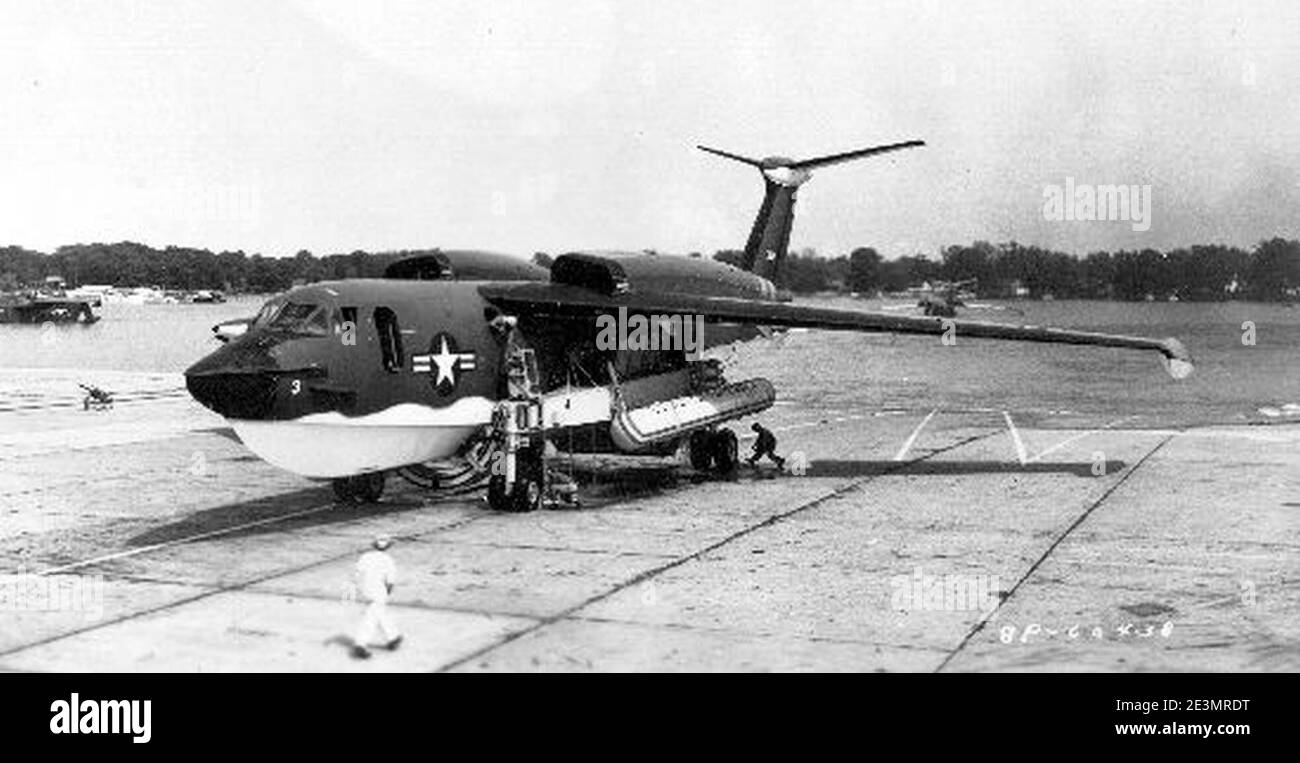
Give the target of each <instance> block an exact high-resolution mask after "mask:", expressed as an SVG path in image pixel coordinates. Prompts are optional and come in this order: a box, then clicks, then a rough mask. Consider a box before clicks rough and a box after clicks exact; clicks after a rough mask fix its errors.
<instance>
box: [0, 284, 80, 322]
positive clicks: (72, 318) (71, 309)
mask: <svg viewBox="0 0 1300 763" xmlns="http://www.w3.org/2000/svg"><path fill="white" fill-rule="evenodd" d="M98 320H99V316H97V315H95V313H94V312H92V311H91V309H90V305H89V304H88V303H87V302H86V301H84V300H79V299H68V298H67V297H63V296H55V295H42V294H34V293H28V294H18V293H12V292H10V293H0V323H82V324H85V325H90V324H92V323H94V322H96V321H98Z"/></svg>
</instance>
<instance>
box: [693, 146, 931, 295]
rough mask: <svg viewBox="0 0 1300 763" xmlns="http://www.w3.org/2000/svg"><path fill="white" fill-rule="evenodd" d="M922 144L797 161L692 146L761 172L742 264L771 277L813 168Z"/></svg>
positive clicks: (781, 258)
mask: <svg viewBox="0 0 1300 763" xmlns="http://www.w3.org/2000/svg"><path fill="white" fill-rule="evenodd" d="M924 145H925V141H921V140H909V141H906V142H904V143H891V144H889V145H887V146H874V147H872V148H864V149H860V150H858V151H848V152H846V153H842V154H832V155H830V156H819V157H817V158H816V159H803V160H800V161H795V160H793V159H786V158H783V157H777V156H773V157H768V158H766V159H750V158H749V157H746V156H740V155H738V154H732V153H728V152H726V151H720V150H718V149H716V148H709V147H707V146H696V148H699V149H700V150H702V151H707V152H709V153H710V154H717V155H718V156H722V157H725V158H727V159H732V160H734V161H737V162H741V163H743V164H748V165H750V166H751V167H757V168H758V170H759V172H762V173H763V182H764V183H765V184H766V186H767V189H766V192H765V193H764V194H763V205H762V206H760V207H759V208H758V217H756V218H754V227H753V229H752V230H751V231H750V232H749V241H748V242H746V243H745V259H744V267H745V270H748V271H751V272H753V273H755V274H757V275H760V276H763V277H764V278H766V279H768V280H770V281H775V280H776V277H777V274H778V273H779V272H780V270H781V263H782V262H783V261H784V260H785V255H786V251H787V249H788V247H789V245H790V229H791V228H792V227H793V226H794V201H795V194H796V192H797V191H798V190H799V186H801V185H803V184H804V183H805V182H807V181H808V179H809V178H810V177H812V170H813V169H815V168H817V167H825V166H828V165H831V164H839V163H840V162H847V161H852V160H854V159H861V158H863V157H867V156H874V155H876V154H883V153H887V152H889V151H897V150H899V149H903V148H912V147H914V146H924Z"/></svg>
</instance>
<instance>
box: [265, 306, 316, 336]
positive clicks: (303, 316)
mask: <svg viewBox="0 0 1300 763" xmlns="http://www.w3.org/2000/svg"><path fill="white" fill-rule="evenodd" d="M266 325H267V326H268V327H269V328H271V329H273V330H279V331H292V332H293V333H295V334H308V335H310V336H329V333H330V322H329V314H328V313H327V312H326V310H325V308H324V307H322V306H320V305H313V304H310V303H304V302H289V303H287V304H285V305H284V307H282V308H280V311H279V312H277V313H276V314H275V317H274V318H272V319H271V320H270V322H269V323H267V324H266Z"/></svg>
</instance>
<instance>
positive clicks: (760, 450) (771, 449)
mask: <svg viewBox="0 0 1300 763" xmlns="http://www.w3.org/2000/svg"><path fill="white" fill-rule="evenodd" d="M751 428H752V429H753V430H754V431H755V432H757V433H758V439H757V440H756V441H755V442H754V454H753V455H752V456H750V457H749V458H748V459H747V460H746V463H748V464H749V465H750V466H754V464H755V462H756V461H758V459H760V458H762V457H763V456H767V457H768V458H770V459H772V463H774V464H776V468H778V469H784V468H785V459H784V458H781V457H780V456H778V455H777V454H776V435H774V434H772V430H770V429H768V428H767V427H764V426H763V425H762V424H760V423H758V422H757V421H755V422H754V426H753V427H751Z"/></svg>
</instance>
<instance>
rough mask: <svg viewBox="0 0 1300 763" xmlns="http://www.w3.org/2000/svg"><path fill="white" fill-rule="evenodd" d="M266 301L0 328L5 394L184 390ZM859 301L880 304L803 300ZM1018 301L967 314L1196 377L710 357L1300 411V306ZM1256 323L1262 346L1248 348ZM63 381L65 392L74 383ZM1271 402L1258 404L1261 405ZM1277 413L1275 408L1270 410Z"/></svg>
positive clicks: (855, 342) (778, 355)
mask: <svg viewBox="0 0 1300 763" xmlns="http://www.w3.org/2000/svg"><path fill="white" fill-rule="evenodd" d="M262 301H263V300H262V298H256V297H241V298H236V299H233V300H231V301H229V302H226V303H224V304H217V305H192V304H176V305H127V304H106V305H104V306H103V307H102V308H100V309H99V310H97V313H98V314H100V315H101V316H102V317H103V320H101V321H99V322H98V323H96V324H94V325H92V326H76V325H69V326H45V327H42V326H28V325H13V324H6V325H0V402H5V401H12V400H14V399H27V400H39V399H44V398H46V397H48V396H52V395H53V396H64V397H67V396H76V397H79V395H80V391H79V390H78V389H77V388H76V384H75V382H76V381H84V382H86V383H90V384H97V385H99V386H104V387H106V388H109V389H114V390H115V391H120V390H122V388H123V385H126V386H127V387H130V388H132V389H136V390H143V389H169V390H176V391H179V389H180V385H181V384H182V382H181V381H180V379H179V377H178V376H177V374H179V373H180V372H181V371H183V370H184V369H185V368H186V367H187V366H189V365H190V364H191V363H193V362H194V361H196V360H198V359H199V358H201V357H202V356H203V355H205V354H207V353H208V352H211V351H212V350H213V349H215V348H216V347H217V346H218V345H217V342H216V341H215V340H214V339H213V338H212V332H211V328H212V326H213V324H215V323H218V322H220V321H223V320H226V319H229V318H237V317H244V316H249V315H252V314H253V313H255V312H256V311H257V309H258V307H260V305H261V303H262ZM804 301H810V302H816V303H817V304H822V305H827V306H835V307H844V308H849V309H878V308H880V307H881V306H882V304H883V303H881V302H879V301H865V300H855V299H849V298H836V299H816V300H804ZM1015 306H1016V307H1017V308H1018V309H1020V310H1023V311H1024V315H1023V316H1015V315H1013V314H1010V313H1008V312H1003V311H979V310H976V311H965V312H964V313H963V317H968V318H970V319H973V320H990V321H999V322H1009V323H1029V324H1035V325H1046V326H1059V327H1066V328H1078V329H1085V330H1092V331H1104V332H1110V333H1121V334H1130V335H1141V336H1151V337H1156V338H1164V337H1169V336H1174V337H1178V338H1179V339H1181V340H1182V341H1183V342H1184V343H1185V344H1186V345H1187V346H1188V348H1189V349H1190V350H1191V352H1192V355H1193V357H1194V358H1195V360H1196V372H1195V373H1194V374H1193V375H1192V376H1191V378H1189V379H1186V380H1184V381H1180V382H1175V381H1173V380H1172V379H1170V378H1169V377H1168V375H1166V374H1165V373H1164V372H1163V370H1162V369H1161V367H1160V364H1159V361H1158V355H1157V354H1156V353H1154V352H1135V351H1126V350H1116V349H1110V348H1080V347H1069V346H1060V345H1036V344H1024V343H1016V342H998V341H990V340H977V339H962V338H961V337H960V335H959V336H958V341H957V345H956V346H953V347H946V346H943V345H941V344H940V342H939V341H938V338H937V337H904V336H899V337H893V336H889V335H864V334H851V333H836V332H794V333H791V334H789V335H787V336H785V337H784V338H783V339H780V340H776V341H757V342H752V343H749V344H746V345H741V346H739V347H737V348H735V349H734V350H726V349H723V350H721V351H719V352H715V353H714V354H715V355H716V356H718V357H722V358H724V359H725V360H726V362H727V363H728V366H729V372H728V376H729V377H731V378H733V379H741V378H745V377H746V376H751V375H760V376H766V377H768V378H770V379H771V380H772V381H773V382H774V383H776V385H777V389H778V393H779V395H780V396H781V398H782V401H783V404H786V405H789V404H795V405H798V406H800V407H804V408H808V409H813V410H824V411H836V410H849V409H853V410H864V409H870V408H906V409H909V410H914V409H928V408H934V407H939V408H941V409H949V410H957V409H990V410H997V411H1001V410H1008V411H1012V412H1013V413H1016V414H1018V415H1020V416H1024V417H1026V418H1025V420H1026V423H1037V424H1040V425H1049V426H1050V425H1059V426H1070V425H1084V424H1088V425H1094V426H1099V425H1104V424H1106V423H1108V422H1111V421H1116V420H1121V419H1126V420H1125V421H1124V422H1123V424H1122V425H1123V426H1171V425H1188V424H1207V423H1242V422H1259V423H1275V422H1286V421H1300V412H1295V411H1294V409H1293V410H1292V411H1288V410H1287V409H1285V408H1284V406H1286V405H1287V404H1293V405H1294V404H1297V403H1300V310H1298V309H1288V308H1286V307H1283V306H1281V305H1264V304H1253V303H1235V302H1234V303H1219V304H1190V303H1173V304H1170V303H1113V302H1076V301H1057V302H1019V303H1015ZM1246 321H1252V322H1253V323H1254V326H1255V344H1253V345H1247V344H1243V341H1242V339H1243V334H1244V333H1245V332H1244V330H1243V328H1242V324H1243V323H1245V322H1246ZM64 387H68V389H64ZM1261 411H1263V412H1261ZM1270 413H1275V414H1277V415H1270Z"/></svg>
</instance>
